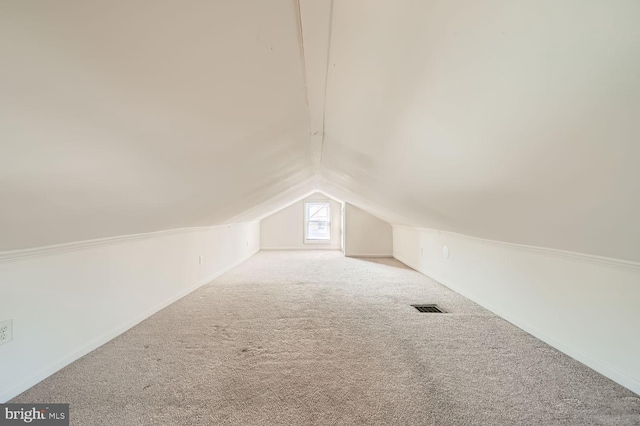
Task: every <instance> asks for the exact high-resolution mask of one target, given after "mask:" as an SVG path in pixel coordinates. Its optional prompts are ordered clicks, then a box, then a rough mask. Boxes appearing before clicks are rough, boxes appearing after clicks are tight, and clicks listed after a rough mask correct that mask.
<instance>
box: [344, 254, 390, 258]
mask: <svg viewBox="0 0 640 426" xmlns="http://www.w3.org/2000/svg"><path fill="white" fill-rule="evenodd" d="M345 256H347V257H364V258H367V257H393V255H392V254H345Z"/></svg>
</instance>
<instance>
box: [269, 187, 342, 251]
mask: <svg viewBox="0 0 640 426" xmlns="http://www.w3.org/2000/svg"><path fill="white" fill-rule="evenodd" d="M310 201H325V202H326V201H328V202H330V208H331V243H330V244H305V243H304V203H306V202H310ZM341 210H342V204H341V203H340V202H339V201H336V200H334V199H332V198H330V197H328V196H326V195H324V194H321V193H315V194H312V195H310V196H308V197H306V198H304V199H303V200H300V201H297V202H295V203H293V204H291V205H290V206H288V207H285V208H284V209H282V210H280V211H278V212H276V213H274V214H272V215H270V216H268V217H266V218H264V219H263V220H262V221H261V222H260V248H261V249H263V250H319V249H333V250H336V249H338V250H339V249H340V248H341V225H340V223H341V219H342V218H341V216H342V213H341Z"/></svg>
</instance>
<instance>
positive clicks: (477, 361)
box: [12, 251, 640, 426]
mask: <svg viewBox="0 0 640 426" xmlns="http://www.w3.org/2000/svg"><path fill="white" fill-rule="evenodd" d="M412 303H438V304H439V305H441V306H442V307H443V308H445V309H446V310H447V311H449V312H451V313H448V314H421V313H418V312H417V311H416V310H415V309H413V308H412V307H410V306H409V305H410V304H412ZM114 309H116V308H115V307H114ZM12 402H47V403H52V402H68V403H70V404H71V419H72V424H73V425H82V426H85V425H87V426H88V425H117V426H122V425H226V424H228V425H314V424H317V425H357V424H371V425H640V398H639V397H638V395H635V394H633V393H632V392H630V391H628V390H625V389H624V388H622V387H621V386H619V385H617V384H615V383H613V382H612V381H610V380H608V379H606V378H604V377H603V376H601V375H599V374H597V373H595V372H594V371H592V370H590V369H589V368H587V367H585V366H583V365H581V364H580V363H578V362H576V361H574V360H572V359H570V358H569V357H567V356H565V355H563V354H561V353H560V352H558V351H556V350H554V349H553V348H551V347H549V346H547V345H546V344H544V343H542V342H541V341H539V340H537V339H535V338H533V337H532V336H530V335H528V334H527V333H525V332H523V331H521V330H519V329H518V328H516V327H514V326H512V325H511V324H509V323H507V322H506V321H504V320H502V319H500V318H498V317H496V316H495V315H493V314H491V313H490V312H488V311H486V310H485V309H483V308H481V307H479V306H478V305H476V304H474V303H472V302H470V301H469V300H467V299H465V298H463V297H461V296H460V295H458V294H456V293H453V292H452V291H450V290H448V289H447V288H445V287H443V286H441V285H439V284H437V283H436V282H434V281H432V280H430V279H429V278H426V277H424V276H423V275H421V274H419V273H417V272H415V271H413V270H411V269H408V268H406V267H404V266H403V265H402V264H401V263H399V262H397V261H395V260H391V259H379V260H376V261H370V260H358V259H349V258H344V257H342V254H341V253H340V252H321V251H313V252H261V253H259V254H257V255H256V256H254V257H253V258H251V259H250V260H249V261H247V262H246V263H244V264H243V265H241V266H240V267H238V268H236V269H234V270H233V271H231V272H229V273H227V274H226V275H224V276H222V277H220V278H219V279H217V280H215V281H214V282H212V283H211V284H208V285H206V286H204V287H202V288H201V289H199V290H198V291H196V292H194V293H192V294H191V295H189V296H187V297H185V298H184V299H182V300H180V301H179V302H177V303H175V304H173V305H171V306H170V307H168V308H167V309H164V310H163V311H161V312H159V313H158V314H156V315H154V316H153V317H151V318H149V319H147V320H146V321H144V322H143V323H141V324H140V325H138V326H136V327H134V328H133V329H131V330H130V331H128V332H127V333H125V334H123V335H121V336H120V337H118V338H116V339H114V340H112V341H111V342H109V343H107V344H106V345H104V346H102V347H101V348H99V349H97V350H96V351H94V352H92V353H91V354H89V355H87V356H86V357H84V358H82V359H80V360H79V361H77V362H75V363H73V364H72V365H70V366H69V367H67V368H65V369H64V370H62V371H60V372H59V373H57V374H55V375H54V376H52V377H50V378H49V379H47V380H45V381H44V382H42V383H40V384H38V385H37V386H35V387H34V388H32V389H30V390H29V391H27V392H25V393H24V394H22V395H20V396H19V397H17V398H15V399H14V400H13V401H12Z"/></svg>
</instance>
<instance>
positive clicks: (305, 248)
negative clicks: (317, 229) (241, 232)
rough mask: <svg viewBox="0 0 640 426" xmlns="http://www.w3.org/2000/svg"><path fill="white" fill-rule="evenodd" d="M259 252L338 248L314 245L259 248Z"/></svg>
mask: <svg viewBox="0 0 640 426" xmlns="http://www.w3.org/2000/svg"><path fill="white" fill-rule="evenodd" d="M260 250H264V251H276V250H340V247H325V246H322V245H314V246H310V247H260Z"/></svg>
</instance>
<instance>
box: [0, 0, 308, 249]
mask: <svg viewBox="0 0 640 426" xmlns="http://www.w3.org/2000/svg"><path fill="white" fill-rule="evenodd" d="M299 21H300V19H299V12H298V8H297V4H296V3H295V2H293V1H291V0H270V1H263V0H242V1H236V0H228V1H224V0H223V1H221V0H216V1H195V0H193V1H192V0H189V1H172V0H167V1H157V0H143V1H140V0H137V1H125V0H116V1H98V2H85V1H77V0H75V1H70V0H61V1H54V2H50V1H45V0H40V1H22V0H3V1H1V2H0V60H1V61H2V64H1V66H0V84H1V87H2V89H1V95H0V131H1V137H2V141H1V142H0V144H1V146H0V148H1V150H2V151H1V155H0V197H1V199H2V208H1V211H0V235H1V238H0V250H2V249H5V250H6V249H17V248H23V247H31V246H39V245H45V244H55V243H62V242H68V241H77V240H82V239H90V238H99V237H106V236H113V235H123V234H130V233H141V232H149V231H156V230H161V229H171V228H179V227H185V226H195V225H210V224H218V223H224V222H226V221H227V220H229V219H230V218H232V217H233V216H235V215H238V214H240V213H241V212H243V211H245V210H247V209H250V208H251V207H253V206H254V205H255V204H259V203H261V202H264V201H265V200H267V199H269V198H271V197H274V196H277V195H278V194H280V193H281V192H283V191H286V190H288V189H289V188H290V187H292V186H296V185H299V184H300V183H301V182H304V181H306V180H308V179H309V178H312V176H313V167H312V166H313V160H312V153H311V148H310V146H309V140H308V138H309V112H308V106H307V100H306V96H307V94H306V89H305V81H304V67H303V61H302V47H301V44H300V36H299V33H300V24H299Z"/></svg>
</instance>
